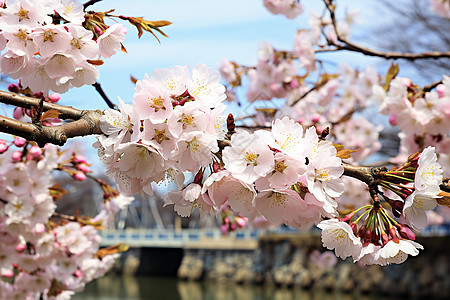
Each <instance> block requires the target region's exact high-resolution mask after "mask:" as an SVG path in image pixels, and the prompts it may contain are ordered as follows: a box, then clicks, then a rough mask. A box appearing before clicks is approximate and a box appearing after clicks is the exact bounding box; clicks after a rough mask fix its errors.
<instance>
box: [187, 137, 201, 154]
mask: <svg viewBox="0 0 450 300" xmlns="http://www.w3.org/2000/svg"><path fill="white" fill-rule="evenodd" d="M186 144H188V147H189V149H191V151H194V152H197V151H198V149H199V148H200V143H199V142H198V140H197V137H195V136H194V138H193V139H192V140H191V141H190V142H188V141H186Z"/></svg>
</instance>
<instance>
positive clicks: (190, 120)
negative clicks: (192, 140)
mask: <svg viewBox="0 0 450 300" xmlns="http://www.w3.org/2000/svg"><path fill="white" fill-rule="evenodd" d="M178 122H179V123H182V124H183V129H185V128H186V127H187V126H193V124H194V117H193V116H192V115H186V114H185V113H183V114H182V115H181V119H179V120H178Z"/></svg>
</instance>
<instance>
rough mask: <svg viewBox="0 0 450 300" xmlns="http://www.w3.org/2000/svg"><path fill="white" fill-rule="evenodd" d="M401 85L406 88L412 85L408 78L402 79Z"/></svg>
mask: <svg viewBox="0 0 450 300" xmlns="http://www.w3.org/2000/svg"><path fill="white" fill-rule="evenodd" d="M402 83H403V84H404V85H405V86H406V87H410V86H411V85H412V82H411V80H410V79H409V78H405V77H403V78H402Z"/></svg>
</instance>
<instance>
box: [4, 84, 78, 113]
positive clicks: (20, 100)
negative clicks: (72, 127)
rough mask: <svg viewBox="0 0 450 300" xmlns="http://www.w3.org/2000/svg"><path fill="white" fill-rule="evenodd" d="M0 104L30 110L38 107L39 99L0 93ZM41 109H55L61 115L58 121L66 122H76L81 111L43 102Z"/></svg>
mask: <svg viewBox="0 0 450 300" xmlns="http://www.w3.org/2000/svg"><path fill="white" fill-rule="evenodd" d="M0 102H1V103H5V104H10V105H15V106H19V107H23V108H28V109H31V108H32V107H36V108H37V107H39V102H40V99H37V98H32V97H27V96H21V95H18V94H15V93H10V92H4V91H0ZM43 109H44V111H47V110H50V109H56V110H57V111H59V112H60V113H61V114H60V115H59V118H60V119H63V120H66V119H73V120H78V119H80V118H81V116H82V112H83V111H81V110H78V109H76V108H73V107H71V106H62V105H58V104H54V103H50V102H44V103H43Z"/></svg>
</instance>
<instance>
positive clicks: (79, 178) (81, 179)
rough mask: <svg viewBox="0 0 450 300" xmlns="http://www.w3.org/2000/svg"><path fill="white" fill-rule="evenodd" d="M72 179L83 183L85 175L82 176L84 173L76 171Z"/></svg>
mask: <svg viewBox="0 0 450 300" xmlns="http://www.w3.org/2000/svg"><path fill="white" fill-rule="evenodd" d="M73 178H74V179H75V180H78V181H85V180H86V174H84V172H82V171H78V172H76V173H75V175H73Z"/></svg>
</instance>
